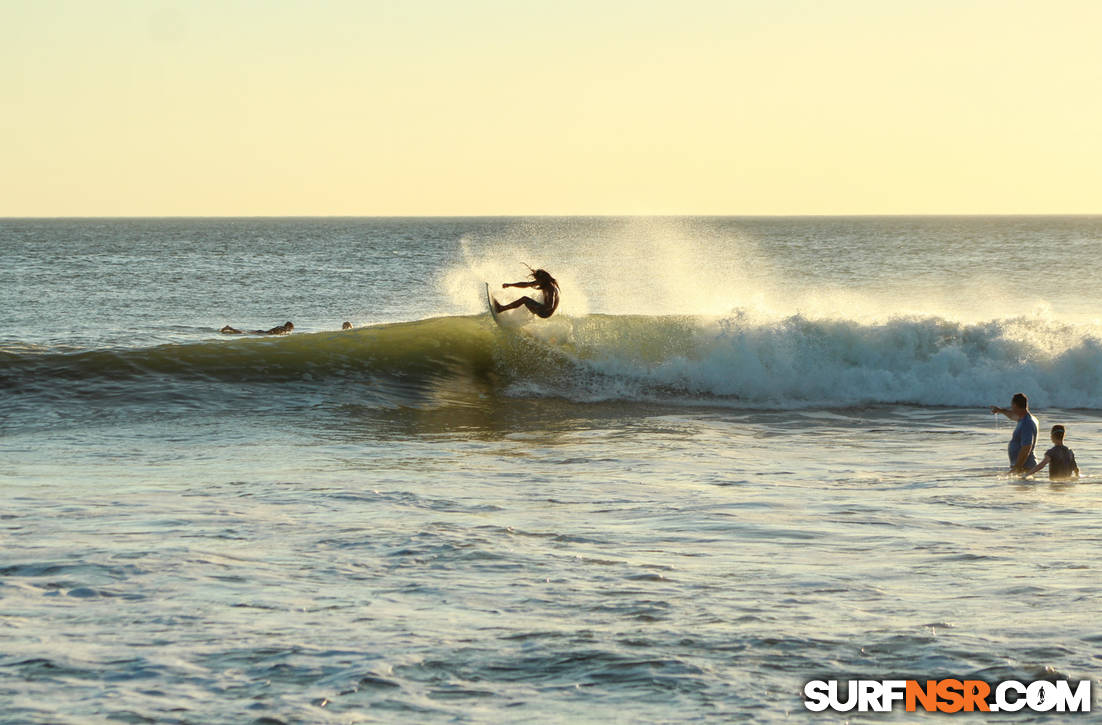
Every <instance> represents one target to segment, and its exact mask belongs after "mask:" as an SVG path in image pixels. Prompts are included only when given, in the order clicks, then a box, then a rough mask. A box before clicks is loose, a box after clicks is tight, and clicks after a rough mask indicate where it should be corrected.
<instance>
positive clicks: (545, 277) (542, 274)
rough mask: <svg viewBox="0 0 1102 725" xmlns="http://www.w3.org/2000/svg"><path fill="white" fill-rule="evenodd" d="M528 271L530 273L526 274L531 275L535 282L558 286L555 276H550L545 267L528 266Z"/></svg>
mask: <svg viewBox="0 0 1102 725" xmlns="http://www.w3.org/2000/svg"><path fill="white" fill-rule="evenodd" d="M524 266H525V267H528V265H527V264H526V265H524ZM528 272H529V273H530V274H529V275H528V276H529V277H531V278H532V279H534V280H535V281H536V282H538V283H539V284H540V286H544V285H549V286H552V287H558V286H559V283H558V282H557V281H555V278H554V277H552V276H551V274H550V273H549V272H548V271H547V270H546V269H532V268H531V267H528Z"/></svg>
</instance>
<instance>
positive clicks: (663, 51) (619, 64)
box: [0, 0, 1102, 216]
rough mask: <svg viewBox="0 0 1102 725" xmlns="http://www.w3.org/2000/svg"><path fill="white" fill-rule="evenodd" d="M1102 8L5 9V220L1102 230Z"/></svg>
mask: <svg viewBox="0 0 1102 725" xmlns="http://www.w3.org/2000/svg"><path fill="white" fill-rule="evenodd" d="M1100 27H1102V3H1099V2H1097V0H1043V1H1036V2H1032V1H1028V2H1022V1H1015V0H998V1H993V0H992V1H988V0H921V1H916V2H907V1H894V2H892V1H889V2H886V1H884V0H832V1H831V2H803V1H799V0H793V1H785V0H726V1H721V0H715V1H712V0H684V1H678V2H674V1H673V0H667V1H665V2H651V1H649V0H632V1H630V2H624V1H620V0H606V1H601V0H585V1H584V2H583V1H580V0H557V1H556V2H542V1H531V2H525V1H524V0H461V1H460V0H449V1H446V2H445V1H443V0H400V1H397V2H390V1H389V0H359V1H348V2H345V1H344V0H313V1H312V2H306V1H299V0H263V1H260V0H256V1H253V0H218V1H216V2H207V1H205V0H193V1H191V2H180V1H174V0H142V1H131V0H95V1H94V2H93V1H91V0H77V1H64V0H26V1H24V0H0V216H192V215H196V216H253V215H262V216H268V215H271V216H281V215H368V216H373V215H384V216H390V215H394V216H420V215H426V216H432V215H444V216H450V215H526V214H549V215H559V214H562V215H572V214H674V215H680V214H719V215H727V214H730V215H757V214H762V215H769V214H1059V213H1088V214H1089V213H1102V193H1100V190H1102V93H1100V90H1102V44H1100V43H1099V40H1098V29H1099V28H1100Z"/></svg>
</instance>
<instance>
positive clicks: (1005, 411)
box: [991, 405, 1017, 420]
mask: <svg viewBox="0 0 1102 725" xmlns="http://www.w3.org/2000/svg"><path fill="white" fill-rule="evenodd" d="M991 412H992V413H994V414H995V415H998V414H999V413H1002V414H1003V415H1005V416H1006V417H1007V418H1010V420H1017V419H1016V418H1015V417H1014V416H1013V415H1012V414H1011V413H1010V408H1000V407H999V406H997V405H992V406H991Z"/></svg>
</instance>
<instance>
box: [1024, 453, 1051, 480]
mask: <svg viewBox="0 0 1102 725" xmlns="http://www.w3.org/2000/svg"><path fill="white" fill-rule="evenodd" d="M1048 463H1049V457H1048V456H1047V455H1046V456H1045V457H1044V459H1043V460H1042V461H1041V462H1040V463H1038V464H1037V465H1036V466H1034V467H1033V468H1031V469H1029V470H1028V471H1026V472H1025V473H1023V474H1022V475H1023V476H1032V475H1033V474H1034V473H1036V472H1037V471H1039V470H1041V469H1042V468H1044V467H1045V466H1047V465H1048Z"/></svg>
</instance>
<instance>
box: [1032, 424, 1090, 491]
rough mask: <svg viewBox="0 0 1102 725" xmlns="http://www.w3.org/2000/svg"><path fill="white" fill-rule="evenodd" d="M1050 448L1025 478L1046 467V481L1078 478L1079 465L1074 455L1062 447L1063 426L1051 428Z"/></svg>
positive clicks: (1065, 447)
mask: <svg viewBox="0 0 1102 725" xmlns="http://www.w3.org/2000/svg"><path fill="white" fill-rule="evenodd" d="M1052 443H1053V446H1052V448H1049V449H1048V450H1047V451H1045V457H1044V460H1042V461H1041V462H1040V463H1038V464H1037V465H1036V466H1034V467H1033V468H1032V469H1030V470H1029V471H1026V474H1025V475H1027V476H1032V475H1033V474H1034V473H1036V472H1037V471H1039V470H1041V469H1042V468H1044V467H1045V466H1048V480H1050V481H1067V480H1069V479H1073V478H1079V464H1078V463H1076V462H1075V454H1074V453H1072V451H1071V449H1070V448H1068V447H1067V446H1065V445H1064V426H1062V425H1054V426H1052Z"/></svg>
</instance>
